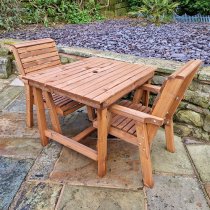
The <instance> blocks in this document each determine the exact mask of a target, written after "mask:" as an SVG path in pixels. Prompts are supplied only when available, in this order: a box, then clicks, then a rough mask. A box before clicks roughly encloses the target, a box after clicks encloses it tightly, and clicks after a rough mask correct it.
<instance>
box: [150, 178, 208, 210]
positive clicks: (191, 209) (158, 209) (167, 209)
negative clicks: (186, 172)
mask: <svg viewBox="0 0 210 210" xmlns="http://www.w3.org/2000/svg"><path fill="white" fill-rule="evenodd" d="M154 180H155V185H154V187H153V189H147V191H146V193H147V199H148V210H162V209H164V210H171V209H174V210H183V209H184V210H209V209H210V208H209V206H208V204H207V201H206V199H205V197H204V194H203V192H202V190H201V188H200V186H199V184H198V182H197V180H196V179H194V178H191V177H181V176H159V175H155V176H154Z"/></svg>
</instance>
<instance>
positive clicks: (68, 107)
mask: <svg viewBox="0 0 210 210" xmlns="http://www.w3.org/2000/svg"><path fill="white" fill-rule="evenodd" d="M52 97H53V101H54V103H55V107H56V111H57V113H58V114H59V115H61V116H66V115H68V114H70V113H72V112H74V111H76V110H77V109H79V108H81V107H83V106H84V104H81V103H79V102H76V101H74V100H72V99H71V98H68V97H65V96H60V95H56V94H52Z"/></svg>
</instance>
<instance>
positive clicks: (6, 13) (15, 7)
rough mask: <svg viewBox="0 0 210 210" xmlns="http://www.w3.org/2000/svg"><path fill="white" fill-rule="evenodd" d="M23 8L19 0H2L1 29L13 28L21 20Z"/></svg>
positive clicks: (0, 11) (0, 6) (0, 1)
mask: <svg viewBox="0 0 210 210" xmlns="http://www.w3.org/2000/svg"><path fill="white" fill-rule="evenodd" d="M21 14H22V8H21V6H20V1H18V0H0V29H6V30H13V29H15V28H16V27H18V26H19V25H20V24H21V22H22V19H21Z"/></svg>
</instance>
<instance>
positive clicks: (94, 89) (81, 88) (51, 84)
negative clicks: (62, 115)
mask: <svg viewBox="0 0 210 210" xmlns="http://www.w3.org/2000/svg"><path fill="white" fill-rule="evenodd" d="M155 70H156V68H154V67H151V66H146V65H143V64H132V63H127V62H122V61H116V60H112V59H105V58H96V57H92V58H86V59H83V60H81V61H77V62H73V63H70V64H66V65H59V66H56V67H53V68H49V69H43V70H39V71H36V72H32V73H30V74H27V75H26V76H23V79H26V80H28V81H29V85H32V86H35V87H38V88H41V89H44V90H47V91H50V92H52V93H53V92H54V93H56V94H60V95H64V96H68V97H70V98H72V99H73V100H75V101H78V102H81V103H84V104H86V105H89V106H92V107H94V108H105V107H108V106H109V105H110V104H112V103H114V102H116V101H117V100H118V99H120V98H121V97H123V96H124V95H125V94H127V93H129V92H130V91H132V90H134V89H136V88H137V87H139V86H141V85H142V84H144V83H145V82H146V81H147V80H149V79H150V78H152V77H153V75H154V71H155Z"/></svg>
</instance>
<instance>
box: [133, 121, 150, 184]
mask: <svg viewBox="0 0 210 210" xmlns="http://www.w3.org/2000/svg"><path fill="white" fill-rule="evenodd" d="M136 133H137V139H138V144H139V153H140V161H141V169H142V175H143V181H144V185H145V186H147V187H149V188H152V187H153V185H154V181H153V177H152V162H151V157H150V146H149V140H148V133H147V126H146V125H145V124H142V123H139V124H137V125H136Z"/></svg>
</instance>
